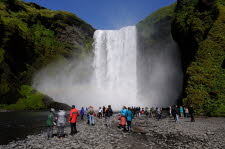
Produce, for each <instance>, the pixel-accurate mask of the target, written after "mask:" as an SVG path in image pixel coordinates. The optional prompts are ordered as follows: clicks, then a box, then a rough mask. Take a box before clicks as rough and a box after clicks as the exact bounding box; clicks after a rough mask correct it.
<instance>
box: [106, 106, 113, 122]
mask: <svg viewBox="0 0 225 149" xmlns="http://www.w3.org/2000/svg"><path fill="white" fill-rule="evenodd" d="M112 115H113V111H112V108H111V105H108V108H107V109H106V111H105V121H106V124H105V125H106V126H111V116H112Z"/></svg>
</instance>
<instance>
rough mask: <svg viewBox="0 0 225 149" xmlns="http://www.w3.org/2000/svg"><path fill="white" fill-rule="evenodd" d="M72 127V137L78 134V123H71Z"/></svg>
mask: <svg viewBox="0 0 225 149" xmlns="http://www.w3.org/2000/svg"><path fill="white" fill-rule="evenodd" d="M70 126H71V133H70V134H71V135H73V134H75V133H77V126H76V123H70Z"/></svg>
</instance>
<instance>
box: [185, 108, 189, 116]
mask: <svg viewBox="0 0 225 149" xmlns="http://www.w3.org/2000/svg"><path fill="white" fill-rule="evenodd" d="M184 113H185V117H186V118H188V114H189V110H188V108H187V107H186V108H184Z"/></svg>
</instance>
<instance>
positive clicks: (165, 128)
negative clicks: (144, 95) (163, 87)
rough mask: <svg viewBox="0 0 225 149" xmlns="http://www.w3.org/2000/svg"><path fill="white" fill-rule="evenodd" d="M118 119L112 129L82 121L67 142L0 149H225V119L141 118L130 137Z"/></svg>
mask: <svg viewBox="0 0 225 149" xmlns="http://www.w3.org/2000/svg"><path fill="white" fill-rule="evenodd" d="M117 118H118V117H117V116H113V118H112V126H111V127H106V126H104V119H96V125H95V126H90V125H87V124H86V121H79V122H78V124H77V129H78V131H79V132H78V133H77V134H76V135H74V136H71V135H69V133H70V128H69V127H66V128H65V133H66V134H67V135H66V136H65V138H61V139H59V138H57V137H53V138H51V139H49V140H48V139H47V136H46V133H41V134H38V135H30V136H27V138H26V139H25V140H21V141H16V142H11V143H9V144H8V145H3V146H0V149H14V148H15V149H24V148H30V149H38V148H39V149H72V148H79V149H82V148H86V149H89V148H94V149H112V148H113V149H114V148H128V149H129V148H130V149H131V148H132V149H151V148H152V149H160V148H163V149H166V148H171V149H172V148H173V149H174V148H177V149H182V148H190V149H194V148H196V149H197V148H201V149H207V148H208V149H217V148H218V149H225V118H196V122H190V119H185V118H183V119H181V121H180V122H179V123H175V122H174V120H173V119H172V118H164V119H162V120H160V121H157V120H155V119H153V118H146V117H140V118H135V119H134V121H133V132H131V133H128V132H123V131H122V130H121V129H118V128H117V125H118V124H119V121H118V120H117ZM54 133H56V129H55V130H54Z"/></svg>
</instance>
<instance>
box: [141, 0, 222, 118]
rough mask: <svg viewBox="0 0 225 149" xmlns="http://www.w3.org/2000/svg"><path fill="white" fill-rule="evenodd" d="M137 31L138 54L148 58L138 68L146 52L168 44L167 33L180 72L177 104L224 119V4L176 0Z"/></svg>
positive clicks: (195, 0)
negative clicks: (180, 90)
mask: <svg viewBox="0 0 225 149" xmlns="http://www.w3.org/2000/svg"><path fill="white" fill-rule="evenodd" d="M137 28H138V37H139V43H141V45H139V48H140V49H141V50H140V52H141V53H140V54H141V55H144V56H145V57H148V58H146V59H143V60H142V61H143V63H142V65H146V64H148V61H150V56H149V55H151V54H154V53H151V50H150V49H152V48H154V49H158V51H161V50H162V48H166V47H167V46H168V45H169V43H170V42H171V41H172V39H171V36H170V34H171V33H172V37H173V39H174V40H175V41H176V42H177V44H178V46H179V51H180V54H181V61H182V69H183V73H184V79H183V82H184V84H183V93H181V94H180V98H179V99H178V104H183V105H185V106H188V105H190V104H192V105H193V106H194V107H195V109H196V112H197V113H198V114H205V115H209V116H210V115H212V116H224V115H225V46H224V45H225V1H223V0H178V1H177V3H176V4H174V5H171V6H168V7H164V8H162V9H160V10H158V11H156V12H155V13H153V14H151V15H150V16H149V17H147V18H146V19H145V20H143V21H141V22H140V23H138V24H137ZM154 51H157V50H154ZM142 67H143V66H142ZM145 68H148V67H147V66H145ZM148 72H149V73H146V74H145V75H146V76H148V75H149V74H150V72H151V70H150V69H149V71H148ZM146 76H145V77H146ZM144 88H145V87H144ZM143 90H144V89H143ZM145 92H147V91H145Z"/></svg>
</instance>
